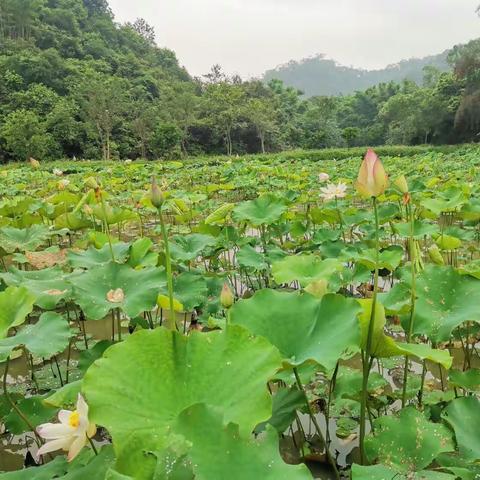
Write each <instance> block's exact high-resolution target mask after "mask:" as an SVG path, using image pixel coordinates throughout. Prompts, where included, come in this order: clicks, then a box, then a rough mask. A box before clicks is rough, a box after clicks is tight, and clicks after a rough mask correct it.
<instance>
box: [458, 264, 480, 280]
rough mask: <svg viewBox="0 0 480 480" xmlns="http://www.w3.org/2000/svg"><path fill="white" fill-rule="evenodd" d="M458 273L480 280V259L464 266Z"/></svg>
mask: <svg viewBox="0 0 480 480" xmlns="http://www.w3.org/2000/svg"><path fill="white" fill-rule="evenodd" d="M458 272H459V273H461V274H462V275H470V276H472V277H475V278H477V279H478V280H480V259H478V260H473V261H471V262H468V263H466V264H465V265H462V266H461V267H459V269H458Z"/></svg>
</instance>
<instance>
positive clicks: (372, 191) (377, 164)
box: [355, 148, 388, 198]
mask: <svg viewBox="0 0 480 480" xmlns="http://www.w3.org/2000/svg"><path fill="white" fill-rule="evenodd" d="M387 187H388V176H387V174H386V173H385V169H384V168H383V165H382V162H381V161H380V159H379V158H378V156H377V154H376V153H375V152H374V151H373V150H372V149H371V148H369V149H368V151H367V154H366V155H365V158H364V159H363V162H362V165H361V166H360V170H359V172H358V178H357V182H356V184H355V188H356V189H357V191H358V193H359V194H360V195H362V196H364V197H367V198H370V197H378V196H379V195H381V194H382V193H383V192H385V190H386V189H387Z"/></svg>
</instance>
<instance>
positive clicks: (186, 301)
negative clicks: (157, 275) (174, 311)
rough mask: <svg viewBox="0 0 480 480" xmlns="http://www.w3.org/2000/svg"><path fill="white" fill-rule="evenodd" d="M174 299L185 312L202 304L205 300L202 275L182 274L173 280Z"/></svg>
mask: <svg viewBox="0 0 480 480" xmlns="http://www.w3.org/2000/svg"><path fill="white" fill-rule="evenodd" d="M173 291H174V294H175V298H176V299H177V300H178V301H179V302H180V303H181V304H182V305H183V309H184V311H185V312H189V311H191V310H193V309H194V308H195V307H199V306H200V305H202V304H204V303H205V302H206V301H207V300H208V298H207V291H208V289H207V282H206V280H205V278H204V277H203V276H202V275H199V274H197V273H193V272H183V273H181V274H180V275H178V276H177V277H176V278H175V279H174V283H173Z"/></svg>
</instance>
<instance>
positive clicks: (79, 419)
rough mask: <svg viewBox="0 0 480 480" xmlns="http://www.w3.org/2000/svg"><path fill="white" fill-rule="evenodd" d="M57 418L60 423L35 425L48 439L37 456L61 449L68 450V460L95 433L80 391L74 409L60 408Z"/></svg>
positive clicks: (72, 457)
mask: <svg viewBox="0 0 480 480" xmlns="http://www.w3.org/2000/svg"><path fill="white" fill-rule="evenodd" d="M58 419H59V420H60V423H44V424H43V425H40V426H39V427H37V433H38V434H39V435H40V436H41V437H42V438H44V439H45V440H48V442H47V443H45V444H44V445H42V446H41V447H40V448H39V449H38V452H37V456H38V457H40V455H44V454H45V453H49V452H54V451H55V450H60V449H62V450H64V451H66V452H68V456H67V460H68V461H69V462H70V461H72V460H73V459H74V458H75V457H76V456H77V455H78V454H79V453H80V451H81V450H82V448H83V447H84V446H85V445H86V443H87V441H88V439H89V438H92V437H93V436H94V435H95V433H96V431H97V427H96V426H95V424H94V423H90V422H89V421H88V405H87V403H86V402H85V400H84V399H83V397H82V395H80V393H79V394H78V399H77V408H76V410H74V411H73V412H72V411H70V410H60V412H58Z"/></svg>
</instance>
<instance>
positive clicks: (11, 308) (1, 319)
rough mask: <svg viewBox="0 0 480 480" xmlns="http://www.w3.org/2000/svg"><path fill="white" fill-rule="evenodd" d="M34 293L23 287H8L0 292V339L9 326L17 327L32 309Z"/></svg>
mask: <svg viewBox="0 0 480 480" xmlns="http://www.w3.org/2000/svg"><path fill="white" fill-rule="evenodd" d="M34 302H35V295H33V294H32V293H30V291H29V290H27V289H26V288H25V287H8V288H7V289H6V290H4V291H3V292H0V339H1V338H4V337H6V336H7V334H8V330H9V329H10V328H11V327H18V326H19V325H21V324H22V323H23V322H24V321H25V318H26V316H27V315H28V314H29V313H30V312H31V311H32V310H33V303H34Z"/></svg>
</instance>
